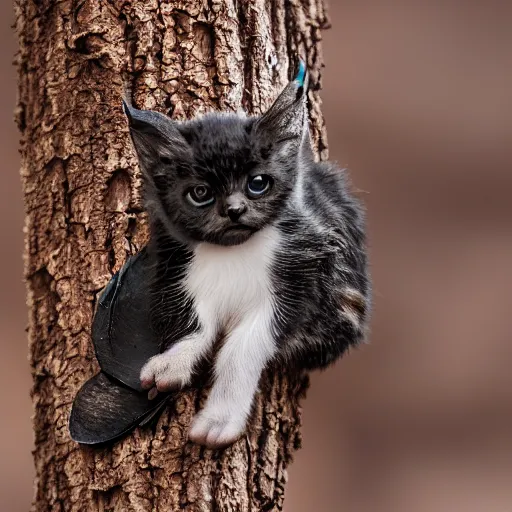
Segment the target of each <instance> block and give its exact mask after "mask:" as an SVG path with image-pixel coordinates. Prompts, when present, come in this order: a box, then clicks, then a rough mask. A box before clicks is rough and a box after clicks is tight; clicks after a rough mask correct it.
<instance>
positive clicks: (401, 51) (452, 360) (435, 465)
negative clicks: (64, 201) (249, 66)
mask: <svg viewBox="0 0 512 512" xmlns="http://www.w3.org/2000/svg"><path fill="white" fill-rule="evenodd" d="M11 11H12V6H11V5H10V2H2V3H1V5H0V19H1V20H2V21H1V23H2V30H0V40H1V49H0V59H1V60H0V69H1V71H2V80H1V82H0V92H1V94H0V110H1V112H2V115H1V116H0V135H1V137H0V145H1V154H2V159H3V162H4V163H3V171H2V172H1V174H0V229H1V235H0V240H1V247H2V250H1V253H0V262H1V263H2V269H1V273H2V275H1V279H2V280H1V282H2V286H1V287H0V301H1V304H0V305H1V307H0V339H1V343H2V344H1V346H2V349H3V350H4V352H3V353H2V356H1V357H0V361H1V365H2V369H1V371H0V400H1V410H2V415H3V418H4V420H3V421H2V424H1V426H0V454H1V459H2V463H1V464H0V510H2V511H5V512H18V511H27V510H28V508H29V505H30V502H31V498H32V477H33V469H32V457H31V453H30V451H31V445H32V431H31V422H30V415H31V403H30V399H29V396H28V393H29V389H30V385H31V379H30V375H29V367H28V363H27V341H26V334H25V325H26V318H27V313H26V309H25V296H24V295H25V290H24V285H23V284H22V260H21V254H22V249H23V235H22V227H23V205H22V198H21V187H20V181H19V175H18V168H19V161H18V153H17V144H18V134H17V131H16V128H15V126H14V124H13V122H12V120H11V119H12V111H13V108H14V104H15V96H16V76H15V69H14V68H13V67H12V66H11V61H12V58H13V55H14V53H15V50H16V39H15V36H14V35H13V33H12V31H11V28H10V24H11V23H12V12H11ZM330 13H331V19H332V29H331V30H329V31H327V32H325V40H324V51H325V59H326V64H327V68H326V70H325V73H324V92H323V99H324V112H325V115H326V118H327V126H328V134H329V142H330V152H331V158H333V159H335V160H337V161H338V162H339V163H340V164H341V165H344V166H348V167H350V168H351V170H352V178H353V181H354V183H355V185H356V186H357V188H358V189H360V190H361V194H362V195H363V197H364V199H365V201H366V203H367V205H368V218H369V229H370V239H371V259H372V264H373V276H374V280H375V313H374V321H373V327H372V336H371V343H370V344H369V345H366V346H363V347H361V348H360V349H359V350H357V351H354V352H352V353H351V354H349V355H348V356H347V357H345V358H344V359H343V360H342V361H341V362H340V363H338V364H337V365H336V366H335V367H334V368H332V369H330V370H328V371H326V372H324V373H321V374H316V375H314V377H313V379H312V386H311V389H310V391H309V394H308V398H307V400H306V401H305V407H304V428H303V434H304V441H303V445H304V446H303V449H302V450H301V451H299V452H298V453H297V454H296V457H295V462H294V464H293V465H292V467H291V469H290V482H289V486H288V489H287V501H286V506H285V510H286V511H287V512H310V511H322V512H323V511H326V512H331V511H340V512H343V511H350V512H375V511H378V512H388V511H389V512H411V511H414V512H452V511H454V510H464V511H465V512H484V511H485V512H508V511H510V510H512V484H511V475H512V371H511V366H512V322H511V317H512V304H511V302H512V301H511V290H512V271H511V270H510V265H511V263H512V200H511V197H510V196H511V193H512V165H511V162H512V95H511V91H512V66H511V62H512V30H511V28H510V27H511V25H510V20H511V19H512V3H511V2H506V1H499V0H491V1H486V2H468V1H467V0H458V1H457V0H443V1H440V0H434V1H429V2H426V1H423V2H418V1H409V2H403V3H397V2H380V1H376V0H375V1H373V2H372V1H367V0H357V1H348V0H331V6H330Z"/></svg>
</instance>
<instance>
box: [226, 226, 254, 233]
mask: <svg viewBox="0 0 512 512" xmlns="http://www.w3.org/2000/svg"><path fill="white" fill-rule="evenodd" d="M225 231H226V233H230V232H231V233H232V232H233V231H247V232H253V231H256V230H255V229H254V228H251V226H246V225H245V224H235V225H234V226H229V227H227V228H226V230H225Z"/></svg>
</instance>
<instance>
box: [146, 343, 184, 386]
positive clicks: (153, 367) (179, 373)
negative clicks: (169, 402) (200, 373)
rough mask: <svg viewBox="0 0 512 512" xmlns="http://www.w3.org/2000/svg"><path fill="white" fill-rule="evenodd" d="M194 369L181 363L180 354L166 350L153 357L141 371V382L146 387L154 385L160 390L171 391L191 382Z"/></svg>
mask: <svg viewBox="0 0 512 512" xmlns="http://www.w3.org/2000/svg"><path fill="white" fill-rule="evenodd" d="M191 378H192V371H191V370H190V369H187V368H185V367H184V365H183V364H180V361H179V355H178V354H175V353H174V354H173V353H168V352H164V353H163V354H159V355H157V356H154V357H152V358H151V359H150V360H149V361H148V362H147V363H146V364H145V365H144V366H143V368H142V370H141V372H140V382H141V385H142V387H143V388H144V389H151V388H152V387H153V386H155V387H156V389H157V390H158V391H171V390H173V389H180V388H183V387H184V386H186V385H188V384H190V380H191Z"/></svg>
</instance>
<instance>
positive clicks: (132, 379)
mask: <svg viewBox="0 0 512 512" xmlns="http://www.w3.org/2000/svg"><path fill="white" fill-rule="evenodd" d="M150 265H151V262H150V258H149V256H148V253H147V249H146V248H144V249H143V250H142V251H141V252H140V253H138V254H137V255H136V256H132V257H131V258H130V259H129V260H128V261H127V262H126V263H125V265H124V266H123V268H122V269H121V270H120V271H119V272H118V273H117V274H116V275H115V276H114V277H113V278H112V279H111V281H110V282H109V284H108V285H107V287H106V288H105V290H104V292H103V293H102V295H101V297H100V300H99V303H98V308H97V310H96V314H95V316H94V321H93V325H92V340H93V343H94V348H95V350H96V357H97V359H98V362H99V364H100V367H101V369H102V370H103V371H104V372H105V373H106V374H108V375H110V376H111V377H114V378H115V379H117V380H119V381H120V382H122V383H123V384H126V385H127V386H129V387H130V388H132V389H134V390H137V391H142V388H141V386H140V379H139V375H140V370H141V369H142V366H143V365H144V363H146V361H147V360H148V359H149V358H150V357H152V356H154V355H156V354H158V353H159V345H160V343H159V339H158V337H157V336H156V334H155V333H154V332H153V330H152V329H151V325H150V319H149V318H150V304H149V281H150V279H151V277H150V276H151V275H152V274H151V272H150Z"/></svg>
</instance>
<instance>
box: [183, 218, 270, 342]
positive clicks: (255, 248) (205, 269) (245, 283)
mask: <svg viewBox="0 0 512 512" xmlns="http://www.w3.org/2000/svg"><path fill="white" fill-rule="evenodd" d="M278 239H279V234H278V232H277V231H276V230H275V228H272V227H270V228H265V229H263V230H261V231H259V232H257V233H255V234H254V235H253V236H252V237H251V238H250V239H249V240H248V241H247V242H245V243H243V244H241V245H237V246H232V247H224V246H219V245H213V244H207V243H203V244H199V245H198V246H197V247H196V249H195V251H194V258H193V261H192V263H191V265H190V268H189V272H188V274H187V278H186V280H185V286H186V289H187V291H188V293H190V295H191V296H192V297H193V298H194V303H195V307H196V312H197V314H198V316H199V320H200V324H201V326H202V328H203V329H205V330H207V331H210V332H211V334H214V332H212V331H215V332H217V331H218V330H219V329H223V328H226V327H229V328H231V327H233V326H234V325H236V324H238V323H239V322H240V321H241V320H242V319H243V318H244V317H245V316H246V315H247V314H248V313H249V312H255V311H265V312H266V314H265V316H268V315H269V314H270V312H271V311H272V310H273V308H272V301H273V294H272V285H271V279H270V275H269V268H270V264H271V262H272V260H273V257H274V254H275V250H276V247H277V244H278ZM266 320H270V319H269V318H267V319H266Z"/></svg>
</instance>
